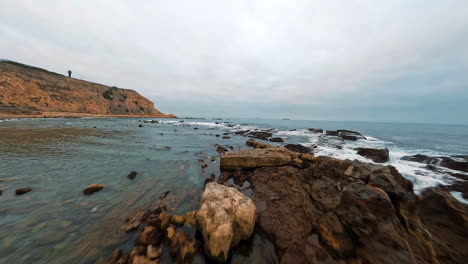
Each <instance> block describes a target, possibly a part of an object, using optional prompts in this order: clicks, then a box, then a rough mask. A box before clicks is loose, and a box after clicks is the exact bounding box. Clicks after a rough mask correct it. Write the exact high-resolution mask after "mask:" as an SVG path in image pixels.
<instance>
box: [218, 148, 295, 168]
mask: <svg viewBox="0 0 468 264" xmlns="http://www.w3.org/2000/svg"><path fill="white" fill-rule="evenodd" d="M290 161H291V156H290V155H289V153H288V152H287V151H286V150H285V149H281V148H262V149H260V148H256V149H248V150H239V151H236V152H231V153H228V154H226V155H224V156H222V157H221V169H240V168H256V167H274V166H284V165H286V164H288V163H289V162H290Z"/></svg>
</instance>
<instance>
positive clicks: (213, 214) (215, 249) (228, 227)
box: [196, 182, 256, 262]
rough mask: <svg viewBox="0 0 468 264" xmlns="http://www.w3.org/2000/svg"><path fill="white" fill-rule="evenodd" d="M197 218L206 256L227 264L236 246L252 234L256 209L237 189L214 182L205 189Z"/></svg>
mask: <svg viewBox="0 0 468 264" xmlns="http://www.w3.org/2000/svg"><path fill="white" fill-rule="evenodd" d="M196 219H197V226H198V228H199V230H200V232H201V233H202V235H203V240H204V245H205V252H206V254H207V255H208V256H209V257H210V258H213V259H215V260H218V261H223V262H224V261H226V260H227V259H228V256H229V251H230V249H231V248H232V247H234V246H235V245H237V244H238V243H239V242H240V241H241V240H246V239H249V238H250V236H251V235H252V233H253V230H254V226H255V220H256V208H255V205H254V204H253V202H252V200H250V198H248V197H247V196H245V195H243V194H242V193H240V192H239V191H238V190H237V189H235V188H231V187H226V186H223V185H220V184H217V183H214V182H211V183H208V184H207V185H206V186H205V190H204V192H203V195H202V199H201V206H200V209H199V210H198V212H197V214H196Z"/></svg>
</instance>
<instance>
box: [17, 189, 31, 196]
mask: <svg viewBox="0 0 468 264" xmlns="http://www.w3.org/2000/svg"><path fill="white" fill-rule="evenodd" d="M30 191H32V188H31V187H26V188H20V189H16V191H15V194H16V195H23V194H25V193H28V192H30Z"/></svg>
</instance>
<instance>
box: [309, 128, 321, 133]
mask: <svg viewBox="0 0 468 264" xmlns="http://www.w3.org/2000/svg"><path fill="white" fill-rule="evenodd" d="M308 130H309V131H310V132H313V133H323V129H321V128H309V129H308Z"/></svg>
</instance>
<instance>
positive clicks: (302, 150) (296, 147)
mask: <svg viewBox="0 0 468 264" xmlns="http://www.w3.org/2000/svg"><path fill="white" fill-rule="evenodd" d="M284 147H285V148H287V149H289V150H290V151H294V152H298V153H310V152H311V151H312V150H311V149H310V148H308V147H305V146H303V145H300V144H287V145H286V146H284Z"/></svg>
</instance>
